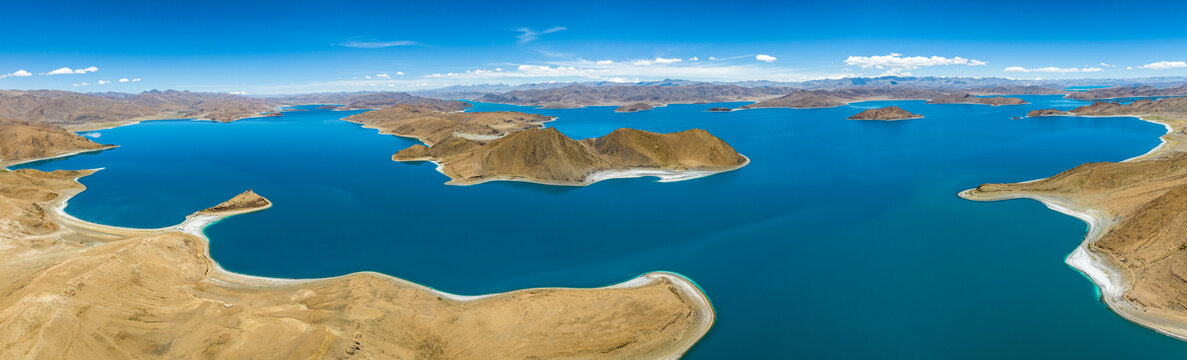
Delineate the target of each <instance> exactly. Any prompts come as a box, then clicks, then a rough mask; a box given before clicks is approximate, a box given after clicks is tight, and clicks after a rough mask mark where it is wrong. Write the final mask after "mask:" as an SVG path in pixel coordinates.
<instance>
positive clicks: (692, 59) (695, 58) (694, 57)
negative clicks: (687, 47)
mask: <svg viewBox="0 0 1187 360" xmlns="http://www.w3.org/2000/svg"><path fill="white" fill-rule="evenodd" d="M700 59H701V58H698V57H696V56H693V57H690V58H688V61H697V60H700Z"/></svg>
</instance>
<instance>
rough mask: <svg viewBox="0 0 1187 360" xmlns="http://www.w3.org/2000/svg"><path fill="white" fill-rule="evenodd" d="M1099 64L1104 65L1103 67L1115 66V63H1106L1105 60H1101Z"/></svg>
mask: <svg viewBox="0 0 1187 360" xmlns="http://www.w3.org/2000/svg"><path fill="white" fill-rule="evenodd" d="M1100 66H1104V67H1117V65H1113V64H1110V63H1106V62H1102V63H1100Z"/></svg>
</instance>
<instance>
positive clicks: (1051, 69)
mask: <svg viewBox="0 0 1187 360" xmlns="http://www.w3.org/2000/svg"><path fill="white" fill-rule="evenodd" d="M1104 70H1105V69H1101V68H1098V67H1083V68H1061V67H1054V66H1048V67H1041V68H1033V69H1028V68H1024V67H1021V66H1011V67H1007V68H1006V69H1005V71H1006V72H1024V73H1028V72H1046V73H1078V72H1099V71H1104Z"/></svg>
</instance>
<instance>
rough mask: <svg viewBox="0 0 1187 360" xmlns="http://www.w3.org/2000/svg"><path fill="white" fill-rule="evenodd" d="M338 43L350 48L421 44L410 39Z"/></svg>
mask: <svg viewBox="0 0 1187 360" xmlns="http://www.w3.org/2000/svg"><path fill="white" fill-rule="evenodd" d="M338 45H340V46H345V47H350V48H357V49H378V48H386V47H393V46H416V45H420V43H417V42H415V41H408V40H396V41H347V42H344V43H341V44H338Z"/></svg>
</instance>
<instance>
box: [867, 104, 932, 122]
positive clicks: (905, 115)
mask: <svg viewBox="0 0 1187 360" xmlns="http://www.w3.org/2000/svg"><path fill="white" fill-rule="evenodd" d="M922 117H923V115H917V114H912V113H910V112H908V111H907V110H903V109H902V108H900V107H898V106H887V107H883V108H878V109H869V110H865V111H862V112H859V113H857V114H856V115H853V116H850V117H849V120H883V121H894V120H906V119H918V118H922Z"/></svg>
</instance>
